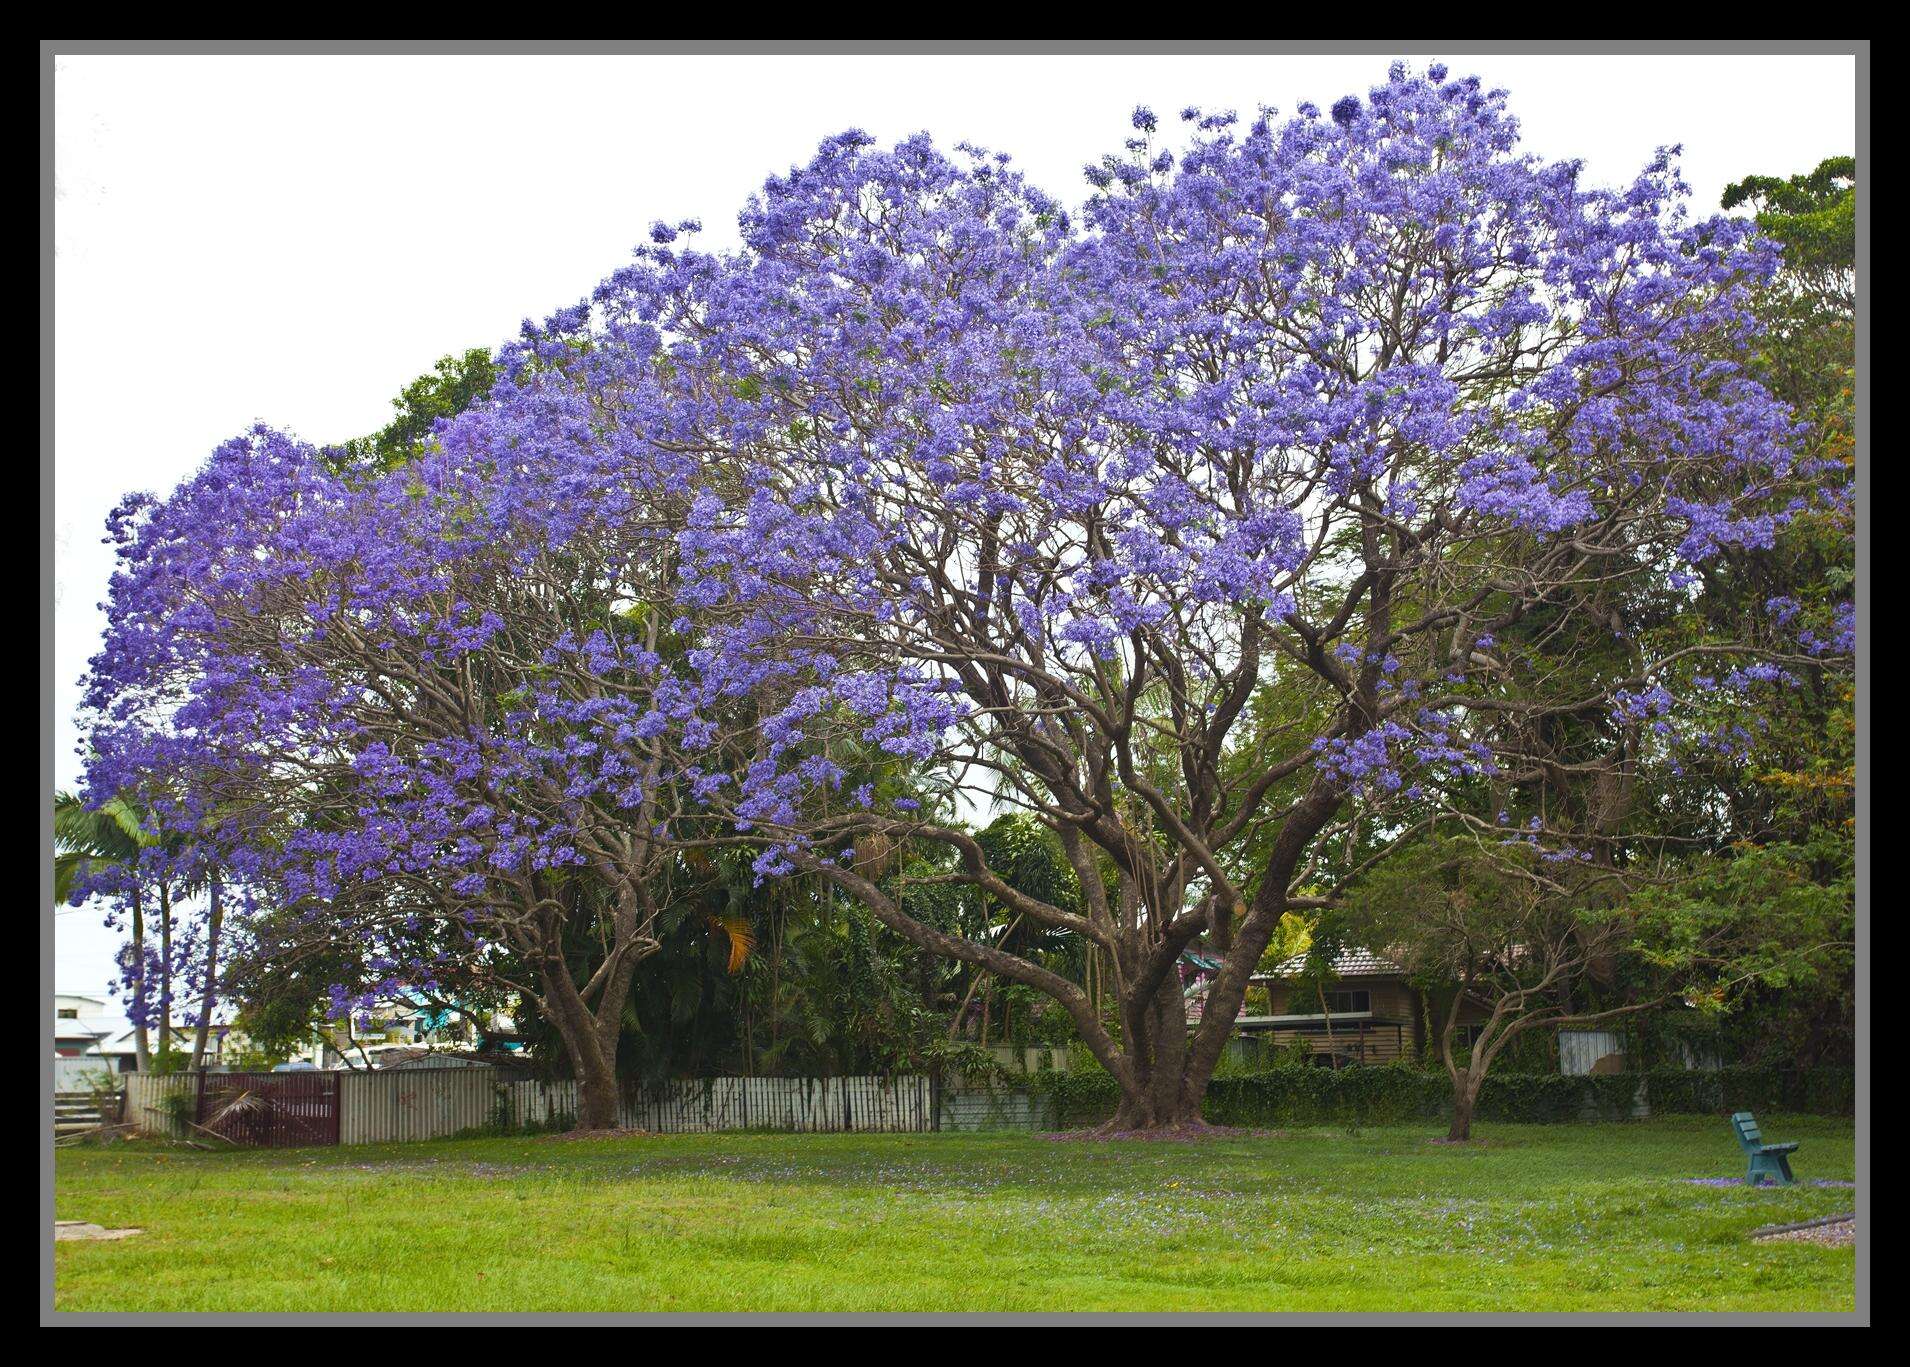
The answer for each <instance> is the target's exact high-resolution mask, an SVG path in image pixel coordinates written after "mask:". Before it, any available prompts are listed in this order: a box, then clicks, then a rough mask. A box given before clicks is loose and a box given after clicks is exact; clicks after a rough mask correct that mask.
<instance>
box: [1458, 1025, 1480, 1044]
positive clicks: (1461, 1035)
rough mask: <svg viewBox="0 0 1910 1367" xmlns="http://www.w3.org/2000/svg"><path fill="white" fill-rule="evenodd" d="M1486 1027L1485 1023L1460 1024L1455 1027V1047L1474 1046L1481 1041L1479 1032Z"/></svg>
mask: <svg viewBox="0 0 1910 1367" xmlns="http://www.w3.org/2000/svg"><path fill="white" fill-rule="evenodd" d="M1484 1029H1485V1026H1483V1025H1460V1026H1456V1027H1454V1029H1453V1032H1452V1042H1453V1047H1454V1048H1458V1049H1470V1048H1472V1046H1473V1045H1475V1044H1477V1043H1478V1042H1479V1034H1480V1032H1481V1031H1483V1030H1484Z"/></svg>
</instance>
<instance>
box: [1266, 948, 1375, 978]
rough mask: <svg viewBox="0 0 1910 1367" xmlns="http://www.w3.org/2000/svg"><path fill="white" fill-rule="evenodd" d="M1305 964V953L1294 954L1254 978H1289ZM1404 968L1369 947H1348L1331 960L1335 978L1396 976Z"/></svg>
mask: <svg viewBox="0 0 1910 1367" xmlns="http://www.w3.org/2000/svg"><path fill="white" fill-rule="evenodd" d="M1305 966H1306V955H1304V954H1296V955H1294V956H1293V957H1292V958H1291V959H1288V960H1286V961H1285V962H1284V963H1282V964H1280V965H1279V966H1278V967H1277V968H1275V969H1274V970H1273V971H1272V972H1271V973H1256V974H1254V976H1255V977H1256V978H1291V977H1293V976H1294V975H1295V974H1296V973H1298V972H1299V971H1300V970H1301V969H1302V968H1304V967H1305ZM1405 971H1406V970H1405V969H1403V968H1401V967H1400V966H1399V965H1398V964H1396V963H1394V962H1393V961H1392V960H1391V959H1388V958H1386V957H1385V956H1383V955H1380V954H1375V953H1374V952H1373V951H1372V950H1370V949H1359V948H1353V947H1349V948H1347V949H1345V950H1342V951H1341V952H1340V957H1339V958H1337V959H1335V960H1334V961H1333V976H1334V977H1336V978H1377V977H1388V976H1397V975H1400V974H1404V973H1405Z"/></svg>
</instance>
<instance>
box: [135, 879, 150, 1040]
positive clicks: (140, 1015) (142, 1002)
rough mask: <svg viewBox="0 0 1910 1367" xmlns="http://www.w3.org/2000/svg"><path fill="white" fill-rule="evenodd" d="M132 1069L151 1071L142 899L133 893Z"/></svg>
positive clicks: (137, 892)
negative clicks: (147, 1030) (147, 1027)
mask: <svg viewBox="0 0 1910 1367" xmlns="http://www.w3.org/2000/svg"><path fill="white" fill-rule="evenodd" d="M132 986H133V1015H134V1017H135V1019H134V1021H133V1066H134V1067H136V1068H137V1069H139V1071H140V1072H142V1073H150V1072H151V1071H152V1068H153V1048H152V1039H151V1037H150V1036H149V1035H147V1033H146V1020H145V1016H146V900H145V898H144V897H143V896H142V895H141V893H140V891H139V890H138V889H137V888H135V889H134V891H133V984H132Z"/></svg>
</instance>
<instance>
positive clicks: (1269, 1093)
mask: <svg viewBox="0 0 1910 1367" xmlns="http://www.w3.org/2000/svg"><path fill="white" fill-rule="evenodd" d="M1640 1081H1643V1082H1644V1083H1645V1084H1646V1087H1647V1093H1646V1095H1647V1096H1648V1098H1649V1101H1650V1106H1651V1110H1652V1112H1653V1114H1658V1115H1663V1114H1677V1113H1698V1114H1713V1113H1716V1114H1723V1113H1725V1112H1728V1111H1734V1110H1758V1109H1764V1110H1770V1111H1802V1112H1808V1113H1813V1114H1823V1115H1848V1114H1850V1113H1851V1112H1852V1111H1853V1109H1854V1107H1855V1099H1856V1083H1855V1076H1854V1074H1853V1073H1852V1072H1851V1071H1850V1070H1849V1069H1835V1068H1823V1069H1814V1070H1808V1071H1791V1072H1780V1071H1779V1070H1777V1069H1770V1068H1727V1069H1723V1070H1721V1071H1717V1072H1685V1071H1683V1070H1680V1069H1663V1070H1656V1071H1652V1072H1648V1073H1609V1074H1600V1075H1597V1076H1586V1077H1566V1076H1564V1075H1563V1074H1559V1073H1498V1074H1488V1075H1487V1077H1486V1081H1485V1086H1484V1087H1483V1088H1482V1089H1481V1090H1480V1094H1479V1109H1478V1112H1477V1115H1478V1118H1479V1119H1481V1120H1499V1121H1510V1122H1516V1123H1520V1124H1537V1125H1548V1124H1559V1123H1564V1122H1571V1121H1579V1120H1624V1119H1628V1118H1629V1117H1630V1116H1631V1114H1632V1106H1633V1102H1634V1099H1635V1098H1636V1096H1637V1092H1638V1084H1639V1082H1640ZM1029 1082H1030V1085H1032V1086H1035V1087H1038V1088H1039V1089H1040V1090H1042V1091H1044V1092H1046V1093H1047V1094H1048V1095H1049V1096H1051V1097H1052V1098H1053V1099H1054V1111H1055V1124H1056V1125H1057V1126H1059V1127H1060V1128H1062V1129H1083V1128H1086V1127H1088V1126H1092V1125H1098V1124H1101V1123H1102V1122H1103V1121H1106V1120H1107V1119H1109V1118H1110V1117H1111V1116H1112V1115H1113V1114H1114V1109H1115V1106H1116V1104H1117V1103H1118V1102H1119V1100H1120V1089H1119V1088H1118V1087H1116V1086H1115V1083H1114V1079H1113V1078H1111V1077H1109V1076H1108V1075H1107V1074H1106V1073H1103V1072H1100V1071H1098V1070H1095V1071H1083V1072H1074V1073H1051V1074H1046V1075H1041V1076H1037V1077H1034V1078H1030V1079H1029ZM1451 1108H1452V1086H1451V1083H1450V1082H1449V1081H1448V1080H1447V1078H1446V1075H1445V1074H1444V1073H1442V1072H1430V1071H1428V1070H1426V1069H1423V1068H1414V1067H1411V1066H1409V1065H1407V1064H1397V1063H1395V1064H1386V1065H1384V1066H1382V1067H1376V1068H1343V1069H1340V1070H1338V1071H1333V1070H1331V1069H1327V1068H1309V1067H1304V1066H1291V1065H1289V1066H1284V1067H1276V1068H1270V1069H1267V1070H1266V1071H1264V1072H1260V1073H1246V1074H1240V1075H1236V1076H1233V1077H1221V1078H1215V1079H1214V1080H1213V1081H1212V1082H1211V1083H1209V1084H1208V1087H1207V1104H1206V1106H1205V1108H1204V1114H1205V1115H1206V1117H1207V1119H1208V1120H1209V1121H1210V1122H1211V1123H1213V1124H1216V1125H1240V1126H1247V1127H1265V1126H1275V1125H1333V1124H1352V1125H1384V1124H1389V1123H1396V1122H1401V1121H1408V1120H1434V1119H1439V1118H1442V1117H1444V1116H1445V1115H1446V1114H1447V1113H1448V1112H1449V1111H1450V1110H1451Z"/></svg>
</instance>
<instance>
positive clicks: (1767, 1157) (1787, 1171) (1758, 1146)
mask: <svg viewBox="0 0 1910 1367" xmlns="http://www.w3.org/2000/svg"><path fill="white" fill-rule="evenodd" d="M1731 1128H1732V1130H1734V1131H1735V1132H1736V1134H1737V1137H1738V1147H1739V1148H1741V1149H1743V1150H1744V1155H1745V1157H1746V1158H1749V1159H1750V1160H1751V1166H1750V1167H1749V1168H1748V1169H1746V1170H1745V1173H1744V1185H1745V1186H1747V1187H1758V1186H1762V1185H1764V1179H1765V1178H1766V1177H1769V1178H1770V1179H1771V1180H1772V1182H1773V1183H1774V1184H1775V1185H1777V1186H1780V1187H1788V1186H1791V1185H1792V1184H1794V1183H1795V1182H1796V1181H1797V1179H1796V1178H1795V1177H1793V1176H1791V1159H1790V1155H1791V1154H1794V1153H1796V1152H1797V1145H1795V1144H1766V1143H1765V1142H1764V1135H1763V1133H1762V1132H1761V1131H1760V1130H1759V1129H1758V1127H1757V1117H1756V1116H1754V1115H1752V1114H1751V1113H1750V1112H1749V1111H1739V1112H1737V1114H1735V1115H1733V1116H1732V1117H1731Z"/></svg>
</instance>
